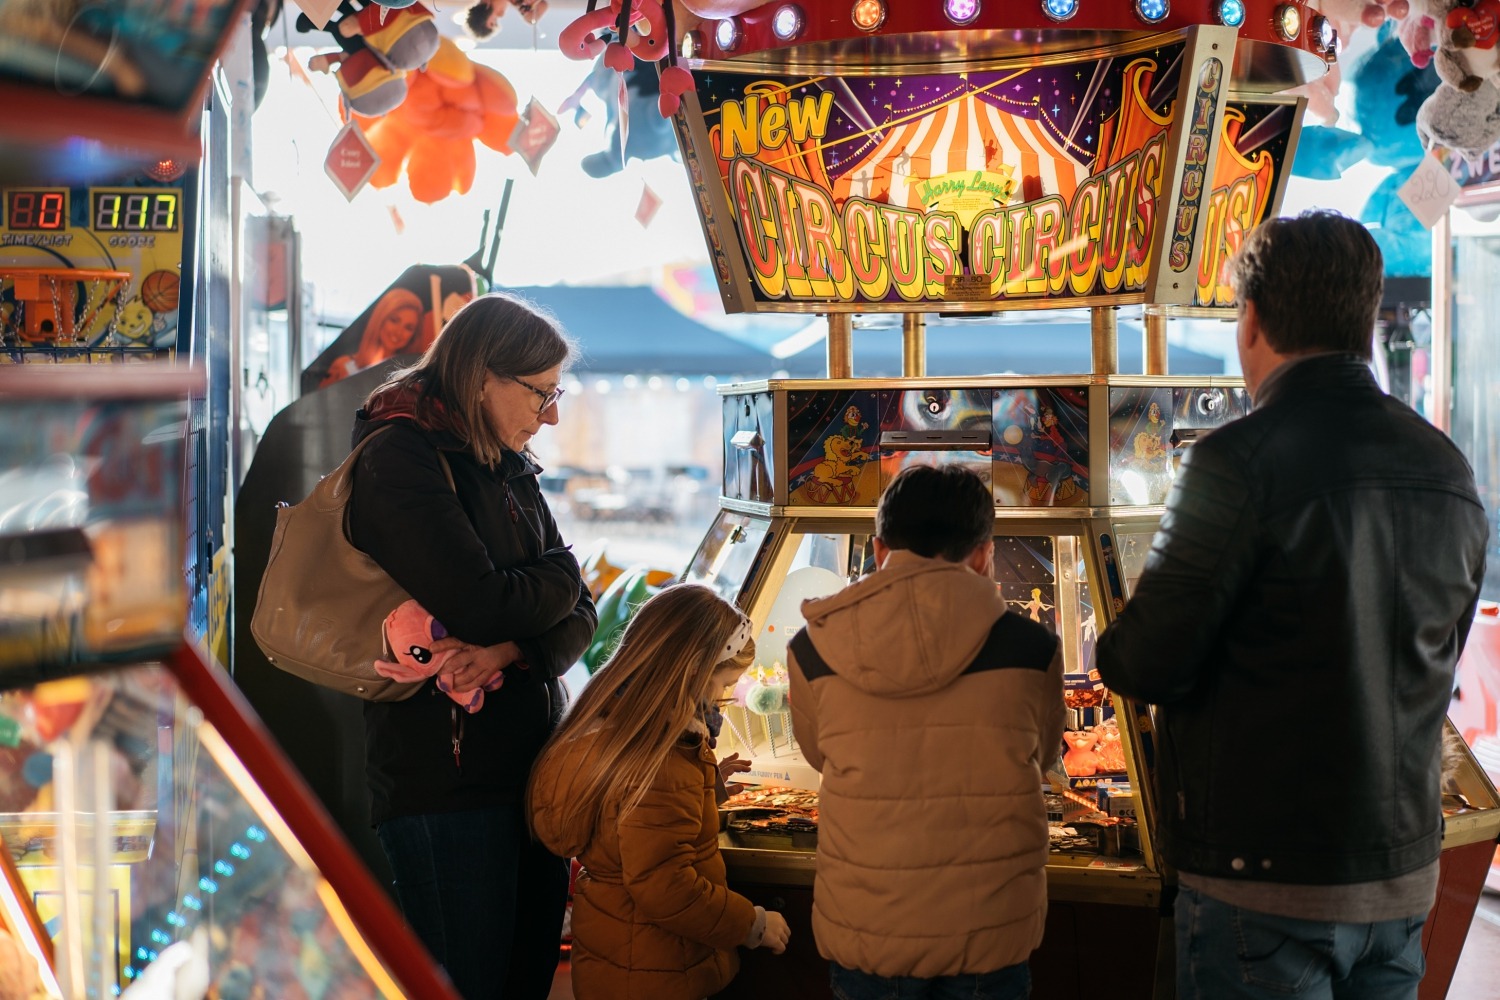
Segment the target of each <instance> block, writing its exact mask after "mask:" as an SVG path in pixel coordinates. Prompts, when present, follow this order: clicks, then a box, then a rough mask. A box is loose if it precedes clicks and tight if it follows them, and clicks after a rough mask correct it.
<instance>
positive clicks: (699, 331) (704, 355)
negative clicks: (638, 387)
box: [508, 285, 1224, 378]
mask: <svg viewBox="0 0 1500 1000" xmlns="http://www.w3.org/2000/svg"><path fill="white" fill-rule="evenodd" d="M508 291H511V292H513V293H515V294H517V295H521V296H524V297H526V298H528V299H531V300H532V301H534V302H536V303H538V304H539V305H542V306H545V307H546V308H548V309H550V310H551V311H552V312H553V313H555V314H556V315H557V318H558V319H559V320H561V321H562V324H563V326H564V327H566V328H567V330H568V331H569V332H570V333H571V334H572V335H573V336H574V337H576V338H577V339H578V342H579V345H580V347H581V348H582V358H581V359H580V361H579V364H578V366H577V369H578V370H579V371H584V372H599V373H611V374H637V375H649V374H671V375H715V376H723V377H738V378H764V377H766V376H768V375H771V374H773V373H778V372H785V373H786V374H787V375H789V376H792V377H794V378H811V377H819V376H822V375H823V374H824V373H825V371H826V367H825V365H826V360H825V348H824V343H823V340H822V339H821V338H818V339H811V338H809V339H810V340H811V342H810V343H809V344H808V346H807V347H805V348H803V349H802V350H800V351H798V352H796V353H794V354H791V355H790V356H788V357H780V358H778V357H775V356H774V355H773V354H772V348H773V346H774V345H776V344H778V343H782V342H785V341H786V340H787V338H788V337H789V335H790V334H791V332H792V331H793V330H794V329H795V325H794V324H793V325H791V326H789V325H788V322H787V320H786V319H785V318H784V317H773V318H770V319H769V320H768V322H766V323H765V325H764V326H763V327H757V326H756V325H755V322H754V320H753V319H752V320H751V321H750V322H749V323H748V324H747V325H746V326H745V327H744V328H743V329H741V330H739V331H737V332H736V333H735V334H733V335H731V334H727V333H722V332H720V331H718V330H715V329H714V328H712V327H710V326H705V325H704V324H702V323H699V322H697V321H696V320H693V319H690V318H688V317H687V316H684V315H682V314H681V313H679V312H678V311H677V310H676V309H673V308H672V307H671V306H670V305H669V304H667V303H666V302H665V301H663V299H662V298H661V296H659V295H657V294H656V292H655V291H653V290H652V289H651V288H650V287H648V286H622V287H612V288H606V287H571V286H566V285H549V286H525V287H518V288H511V289H508ZM1033 316H1034V319H1031V320H1028V319H1016V318H1014V317H1013V316H1012V318H1006V319H1003V320H996V321H991V322H987V323H979V322H974V321H963V322H949V321H945V320H943V319H942V318H938V317H931V318H930V320H929V325H928V327H927V373H928V374H929V375H986V374H995V373H1002V372H1014V373H1016V374H1021V375H1042V374H1071V373H1074V372H1087V371H1088V370H1089V325H1088V323H1087V322H1059V321H1057V320H1055V319H1052V318H1050V317H1049V314H1047V313H1036V314H1033ZM869 318H870V319H871V320H874V321H876V322H882V323H887V324H890V325H888V326H883V327H879V328H874V329H870V328H863V327H862V326H860V325H857V326H856V329H855V331H854V373H855V374H856V375H858V376H861V377H877V376H896V375H900V374H901V326H900V318H899V317H897V316H891V315H886V316H879V317H869ZM807 319H808V322H809V323H815V322H818V320H817V318H816V317H814V316H808V317H807ZM1119 344H1120V347H1119V351H1120V370H1121V371H1124V372H1139V371H1140V370H1141V333H1140V328H1139V327H1138V326H1135V325H1132V324H1129V323H1121V324H1120V335H1119ZM1168 360H1169V370H1170V371H1171V372H1172V374H1174V375H1216V374H1221V373H1222V372H1223V371H1224V365H1223V362H1222V361H1221V360H1220V359H1219V358H1216V357H1213V356H1212V355H1208V354H1203V353H1201V352H1198V351H1192V350H1189V349H1187V348H1181V347H1177V346H1173V347H1171V349H1170V356H1169V359H1168Z"/></svg>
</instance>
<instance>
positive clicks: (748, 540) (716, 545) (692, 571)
mask: <svg viewBox="0 0 1500 1000" xmlns="http://www.w3.org/2000/svg"><path fill="white" fill-rule="evenodd" d="M770 526H771V524H770V522H769V521H767V520H765V519H764V518H758V517H751V516H749V515H748V514H738V513H735V512H734V511H728V510H721V511H719V516H718V517H717V518H716V519H715V520H714V524H713V527H712V528H710V529H709V531H708V535H707V536H706V537H705V538H704V539H703V544H702V545H700V546H698V551H697V552H696V553H694V554H693V561H692V562H691V563H689V564H688V568H687V572H685V573H683V575H682V580H683V582H684V583H701V584H704V585H706V586H709V587H712V588H713V589H714V590H715V591H717V592H718V594H719V596H720V597H722V598H724V599H725V600H726V601H732V600H734V599H735V598H736V597H738V596H739V593H740V588H741V587H742V586H744V584H745V581H746V579H747V578H748V577H749V575H750V570H751V567H752V566H753V565H754V563H755V556H756V554H757V553H758V552H760V549H761V543H762V542H763V541H765V537H766V531H767V530H768V529H769V528H770Z"/></svg>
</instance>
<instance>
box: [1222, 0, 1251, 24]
mask: <svg viewBox="0 0 1500 1000" xmlns="http://www.w3.org/2000/svg"><path fill="white" fill-rule="evenodd" d="M1218 15H1219V23H1220V24H1222V25H1224V26H1225V27H1226V28H1238V27H1239V26H1240V25H1242V24H1244V23H1245V0H1219V8H1218Z"/></svg>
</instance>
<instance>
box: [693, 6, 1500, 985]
mask: <svg viewBox="0 0 1500 1000" xmlns="http://www.w3.org/2000/svg"><path fill="white" fill-rule="evenodd" d="M736 9H738V7H736ZM682 50H683V53H684V55H685V56H686V57H687V60H688V65H689V66H690V67H691V69H692V71H693V77H694V84H693V88H692V89H691V90H690V91H688V92H687V93H686V94H685V95H684V98H683V106H682V109H681V110H680V111H679V112H678V113H677V115H676V116H675V124H676V128H677V131H678V139H679V143H680V145H681V148H682V152H683V162H684V165H685V166H686V167H687V170H688V173H689V175H690V179H691V181H692V184H693V187H694V191H695V196H696V199H697V204H698V208H699V214H700V218H701V221H702V224H703V231H704V237H705V240H706V242H707V244H708V247H709V250H710V256H711V259H712V261H713V266H714V270H715V272H716V274H717V277H718V281H719V288H720V293H721V296H722V298H723V301H724V305H725V308H726V310H727V311H730V312H741V311H749V312H754V311H776V312H804V313H822V314H824V315H826V317H827V323H828V334H827V348H828V378H826V379H817V380H798V381H793V380H787V379H767V380H763V381H760V382H753V383H745V384H741V385H734V386H725V387H722V388H721V389H720V392H721V396H722V402H723V419H724V426H723V447H724V480H723V484H722V493H721V499H720V511H719V514H718V516H717V518H716V520H715V522H714V523H713V525H712V526H711V527H710V528H709V530H708V532H707V534H706V537H705V538H704V541H703V543H702V545H701V546H700V547H699V549H698V551H697V553H696V555H695V556H694V558H693V560H692V562H691V564H690V566H689V568H688V569H687V570H686V572H685V573H684V579H686V580H691V581H697V582H702V583H706V584H708V585H710V586H713V587H715V588H716V589H717V590H718V591H719V593H721V594H723V595H724V596H725V597H728V598H731V599H734V600H736V601H737V602H738V603H739V604H740V606H741V607H742V608H744V609H745V610H746V612H747V613H748V614H749V615H750V617H751V618H752V619H753V620H754V622H755V624H756V626H757V628H758V633H757V640H756V641H757V662H756V663H755V664H754V666H753V667H752V668H751V670H750V671H749V672H747V674H746V675H745V676H744V677H743V678H741V679H740V681H739V683H738V684H737V685H736V686H735V688H734V690H733V692H732V697H731V699H730V703H729V706H728V707H727V709H726V711H725V715H726V720H725V727H724V730H723V732H721V736H720V739H721V740H723V741H724V743H723V744H722V745H721V747H720V750H721V752H725V753H727V752H730V751H738V752H740V753H741V754H742V756H746V757H749V758H750V759H751V761H752V770H751V771H750V773H749V775H748V776H747V777H748V779H749V780H751V781H755V782H758V783H759V785H760V788H758V789H756V790H755V791H754V792H753V793H751V795H750V796H747V798H746V799H745V800H744V801H742V802H736V801H734V800H731V803H730V804H729V806H730V807H729V808H728V809H727V810H726V811H725V812H724V813H723V819H724V826H725V828H724V830H723V832H722V834H721V846H722V848H723V851H724V856H725V859H726V863H727V867H728V871H729V877H730V882H731V884H732V885H733V886H735V888H737V889H739V890H740V891H742V892H744V893H745V894H747V895H749V896H750V897H751V898H752V899H754V900H755V901H756V902H757V903H761V904H764V905H766V906H767V907H771V908H776V909H779V910H782V911H783V912H784V913H785V914H786V915H787V918H788V921H789V923H790V924H791V926H792V931H793V933H792V945H791V950H790V951H789V952H788V954H787V955H785V956H776V957H767V956H765V955H763V954H762V953H760V952H752V953H749V954H747V955H746V956H745V957H744V962H743V965H742V971H741V973H740V975H739V977H738V978H737V979H736V980H735V982H734V983H733V984H731V986H730V987H729V989H728V990H726V991H725V993H723V994H722V996H724V997H741V996H743V997H750V996H759V995H763V994H765V993H766V992H768V991H778V990H779V991H781V992H783V993H788V995H795V996H797V997H799V998H801V997H809V998H811V997H823V996H828V995H830V994H829V987H828V985H827V984H828V971H827V964H826V962H824V961H822V960H821V959H820V958H819V957H818V955H817V952H816V945H815V942H814V940H813V935H812V930H811V924H810V909H811V895H812V885H813V876H814V872H815V869H816V860H817V833H816V828H817V811H816V804H815V802H816V800H815V797H810V796H808V795H807V794H805V793H806V792H807V791H815V790H816V788H817V785H818V775H817V774H816V773H815V772H814V771H812V770H811V769H810V768H809V767H808V766H807V765H806V763H805V761H804V760H803V759H802V757H801V754H800V752H799V749H798V745H797V736H796V732H795V731H794V730H793V728H792V726H791V723H790V715H789V712H788V710H787V704H786V697H787V686H788V682H787V676H786V669H785V660H786V656H785V649H786V644H787V641H788V640H789V639H790V638H791V636H792V635H793V634H795V632H796V630H797V629H798V628H799V627H801V625H802V624H803V622H802V618H801V615H800V610H799V609H800V605H801V602H802V601H803V600H805V599H807V598H812V597H821V596H826V595H828V594H831V593H834V592H835V591H837V590H838V589H840V588H841V587H843V586H845V585H846V584H848V583H849V582H852V581H853V580H855V579H857V578H859V577H860V576H861V575H863V574H864V573H867V572H869V571H870V570H871V569H872V568H873V554H872V549H871V536H872V534H873V531H874V514H875V505H876V503H877V501H878V499H879V496H880V494H881V491H882V489H883V488H884V486H885V484H887V483H888V482H889V481H890V479H891V478H892V477H893V476H894V475H895V474H896V473H897V472H899V471H900V470H901V469H902V468H904V467H905V466H907V465H910V464H913V463H958V464H962V465H966V466H968V467H970V468H972V469H973V470H974V471H975V472H976V473H978V474H979V475H980V476H981V477H982V478H983V479H984V480H985V481H986V482H987V483H989V484H990V486H991V489H992V491H993V494H994V501H995V523H994V537H995V546H996V558H995V585H996V587H997V588H999V590H1000V591H1001V593H1002V595H1003V596H1004V598H1005V600H1006V601H1007V603H1008V604H1009V605H1010V606H1011V607H1012V608H1013V609H1014V610H1015V611H1017V612H1018V613H1021V614H1025V615H1028V616H1029V617H1031V618H1032V619H1033V620H1035V621H1038V622H1041V623H1044V624H1046V625H1047V626H1048V627H1050V628H1052V629H1054V630H1055V631H1056V632H1057V634H1058V635H1059V637H1060V639H1061V641H1062V650H1063V656H1064V661H1065V670H1066V674H1065V692H1064V702H1065V708H1066V711H1067V719H1068V732H1067V736H1066V737H1065V745H1064V746H1060V747H1058V755H1057V756H1058V759H1057V761H1056V763H1055V765H1054V766H1052V767H1051V768H1049V769H1048V774H1047V778H1046V787H1045V788H1044V790H1043V791H1044V797H1045V800H1046V803H1047V810H1048V819H1049V827H1050V831H1051V851H1050V855H1049V861H1048V864H1047V868H1046V871H1047V878H1048V886H1049V913H1048V921H1047V927H1046V933H1045V937H1044V940H1043V943H1042V946H1041V948H1040V950H1039V951H1038V952H1037V953H1036V954H1034V955H1033V956H1032V960H1031V972H1032V977H1033V990H1034V995H1035V996H1038V997H1067V998H1074V997H1080V998H1081V997H1084V996H1087V995H1092V994H1093V993H1094V992H1095V991H1096V990H1097V989H1098V985H1099V977H1100V975H1101V974H1104V975H1107V976H1108V982H1109V989H1110V991H1111V993H1112V995H1117V996H1121V997H1168V996H1170V995H1171V994H1172V991H1173V965H1174V960H1175V957H1174V955H1173V954H1172V951H1173V943H1172V942H1173V938H1172V927H1171V913H1172V900H1173V898H1174V895H1175V876H1174V874H1173V872H1172V871H1171V870H1170V868H1169V866H1167V865H1166V864H1164V863H1163V860H1162V858H1161V857H1160V854H1159V850H1158V846H1157V841H1156V833H1155V815H1156V809H1157V806H1156V803H1155V801H1154V793H1153V785H1152V771H1151V769H1152V762H1153V746H1152V737H1153V724H1152V715H1151V711H1150V709H1149V708H1148V707H1147V706H1141V705H1134V704H1131V703H1130V702H1128V701H1127V700H1125V699H1122V698H1119V697H1117V696H1115V695H1113V694H1112V693H1111V692H1109V691H1108V690H1106V689H1105V688H1104V687H1103V685H1102V684H1101V682H1100V680H1099V678H1098V675H1097V673H1096V672H1095V670H1094V667H1093V655H1094V643H1095V639H1096V637H1097V635H1098V633H1099V631H1100V630H1101V629H1104V628H1107V627H1108V624H1109V622H1110V621H1111V620H1112V619H1113V617H1114V615H1115V614H1117V613H1118V611H1119V610H1121V609H1122V608H1123V607H1124V602H1125V601H1126V600H1128V599H1129V587H1130V583H1131V581H1132V580H1133V579H1134V577H1135V576H1136V575H1137V574H1138V573H1139V571H1140V567H1141V564H1142V561H1143V559H1144V557H1145V553H1146V551H1147V550H1148V549H1149V546H1150V541H1151V538H1152V535H1153V533H1154V531H1155V527H1156V523H1157V520H1158V519H1159V517H1160V516H1161V513H1162V511H1163V505H1164V503H1165V500H1166V496H1167V491H1168V489H1169V487H1170V485H1171V482H1172V479H1173V476H1174V473H1175V469H1176V467H1177V463H1178V462H1179V461H1180V458H1181V456H1182V454H1183V451H1184V450H1185V449H1187V448H1190V447H1191V446H1192V444H1193V443H1194V442H1195V441H1196V440H1199V439H1201V438H1202V437H1203V436H1204V435H1206V434H1210V433H1212V432H1213V430H1214V429H1215V428H1216V427H1218V426H1220V425H1222V424H1223V423H1224V422H1226V421H1228V420H1232V419H1234V418H1235V417H1236V416H1238V415H1241V414H1242V413H1244V412H1245V411H1246V408H1247V407H1248V400H1247V398H1246V396H1245V393H1244V390H1243V388H1242V384H1241V382H1240V380H1239V379H1237V378H1232V377H1225V376H1192V377H1182V376H1172V375H1170V374H1168V365H1167V353H1168V352H1167V328H1168V324H1169V323H1170V322H1172V321H1173V319H1174V317H1178V316H1206V317H1207V316H1218V317H1221V318H1222V317H1224V316H1226V315H1227V316H1232V315H1233V313H1232V308H1233V294H1232V291H1231V290H1230V289H1229V288H1228V286H1227V284H1226V281H1225V275H1226V274H1227V270H1226V267H1227V262H1228V260H1229V258H1230V256H1231V255H1232V254H1233V252H1234V251H1235V250H1236V249H1237V248H1238V246H1239V243H1240V240H1241V238H1242V236H1243V234H1244V233H1245V232H1247V231H1248V230H1249V229H1250V228H1252V227H1253V226H1255V225H1256V224H1257V223H1258V222H1260V221H1261V220H1262V219H1264V218H1266V217H1268V216H1271V215H1274V214H1275V213H1276V211H1277V208H1278V206H1279V204H1280V201H1281V196H1282V191H1283V188H1284V185H1285V181H1286V174H1287V171H1288V170H1289V169H1290V164H1291V161H1292V158H1293V155H1294V152H1295V147H1296V143H1297V137H1298V134H1299V130H1300V125H1301V118H1302V113H1303V109H1304V105H1303V103H1302V102H1301V101H1300V100H1299V99H1296V98H1293V97H1289V96H1284V95H1282V94H1281V93H1280V92H1281V91H1284V90H1286V89H1288V88H1291V87H1294V86H1296V85H1298V84H1301V83H1304V82H1307V81H1308V80H1310V79H1314V78H1316V77H1318V76H1321V75H1322V74H1323V73H1325V72H1327V70H1328V68H1329V67H1330V66H1331V65H1332V64H1333V63H1335V62H1336V61H1337V52H1338V40H1337V33H1336V31H1335V30H1334V29H1333V27H1332V25H1331V24H1330V23H1329V22H1328V20H1327V19H1326V18H1325V17H1324V16H1323V15H1321V14H1320V13H1319V12H1318V10H1317V8H1316V7H1313V6H1307V5H1304V4H1302V3H1300V2H1297V0H1291V2H1267V0H1200V2H1197V3H1182V2H1178V3H1173V4H1168V3H1166V2H1159V3H1158V2H1152V0H1136V2H1135V3H1124V4H1120V5H1117V6H1112V7H1100V6H1098V5H1092V6H1091V5H1088V4H1080V3H1077V2H1074V0H1038V2H1037V3H1035V4H1030V5H1028V4H1025V3H1022V4H1006V5H999V4H988V3H981V2H974V0H947V2H941V3H940V2H933V3H927V4H905V3H903V4H896V3H887V2H885V0H861V2H859V3H855V4H853V5H850V4H847V3H838V4H833V3H823V2H811V0H809V2H806V3H801V4H794V3H782V2H772V3H767V4H765V5H763V6H759V7H755V8H754V9H751V10H746V11H743V12H740V13H735V14H732V15H730V16H726V17H723V18H721V19H719V20H716V21H715V20H706V21H703V22H700V23H698V24H697V25H696V26H694V27H693V28H692V29H691V30H689V31H688V32H687V33H686V36H685V38H684V40H683V42H682ZM1122 307H1128V308H1131V309H1139V310H1140V313H1141V315H1142V317H1143V320H1144V342H1143V352H1142V354H1143V357H1144V359H1145V364H1144V371H1143V372H1142V373H1139V374H1128V373H1123V372H1121V371H1120V370H1119V364H1118V356H1119V351H1118V326H1117V320H1116V317H1117V315H1118V311H1119V310H1120V309H1121V308H1122ZM1060 308H1071V309H1087V310H1088V313H1089V316H1090V327H1091V332H1092V337H1091V340H1092V344H1091V355H1090V358H1089V360H1088V362H1087V364H1086V365H1083V364H1081V365H1080V370H1079V371H1077V372H1072V373H1068V372H1063V373H1058V374H1056V375H1050V376H1041V377H1038V376H1025V377H1020V376H1007V375H988V374H983V373H981V372H975V373H974V374H973V375H972V376H965V377H946V376H945V377H942V378H933V377H929V376H927V374H926V364H925V358H926V343H927V340H928V338H929V337H937V336H941V335H942V333H943V330H942V328H941V327H940V326H937V325H934V326H933V327H932V328H931V329H929V328H928V323H927V317H928V315H930V314H934V313H936V314H940V315H942V316H955V315H956V316H962V317H965V318H966V319H969V320H971V321H972V322H975V323H983V322H984V319H985V317H987V316H991V317H993V316H995V315H996V314H999V313H1002V312H1006V311H1025V310H1042V309H1060ZM879 312H893V313H899V314H901V317H902V328H903V338H904V352H903V353H904V372H903V377H901V378H891V379H868V378H858V377H856V376H855V372H856V368H857V363H856V362H857V359H858V351H857V347H858V345H857V343H856V340H857V334H856V332H855V330H854V324H853V322H852V319H853V316H854V315H855V314H860V313H879ZM1018 326H1019V324H1015V323H1005V324H1000V323H995V324H993V326H992V329H993V331H994V339H995V359H996V362H995V364H996V368H997V369H1001V370H1003V368H1004V367H1005V360H1004V359H1005V355H1006V344H1007V339H1008V338H1015V337H1019V336H1026V335H1028V334H1027V333H1022V332H1019V331H1018V329H1017V327H1018ZM1036 329H1037V331H1038V332H1037V333H1036V334H1034V335H1041V336H1045V335H1046V334H1045V327H1039V328H1036ZM1461 770H1462V771H1463V773H1462V775H1461V780H1460V784H1462V786H1463V787H1462V789H1459V788H1455V789H1454V792H1455V794H1456V795H1458V796H1459V797H1458V798H1454V799H1452V800H1451V801H1450V805H1451V807H1452V808H1453V810H1454V812H1453V815H1452V817H1451V818H1450V820H1449V833H1450V839H1451V842H1450V843H1448V844H1445V846H1451V847H1453V848H1455V849H1460V848H1462V847H1463V846H1464V845H1466V844H1468V843H1470V842H1472V841H1473V840H1475V839H1477V840H1483V839H1484V838H1485V837H1488V838H1490V840H1493V838H1494V836H1495V831H1496V829H1500V808H1497V806H1500V801H1497V799H1496V797H1495V794H1494V790H1493V788H1492V787H1491V786H1489V785H1488V784H1487V783H1486V782H1485V781H1484V779H1483V775H1482V774H1480V773H1479V772H1478V771H1477V769H1476V768H1474V767H1473V761H1472V759H1466V760H1465V761H1464V768H1461ZM768 786H770V787H773V788H774V787H777V786H785V787H787V788H788V789H790V790H791V792H795V793H796V794H791V793H788V794H781V795H776V794H772V795H767V794H766V792H767V787H768ZM740 806H744V807H745V808H739V807H740ZM1454 856H1455V857H1456V855H1454ZM1449 857H1450V854H1449V853H1445V860H1446V859H1448V858H1449ZM1453 867H1454V871H1455V884H1457V882H1462V881H1465V880H1466V879H1467V880H1468V881H1469V882H1472V878H1470V877H1469V875H1467V874H1465V873H1464V872H1466V871H1467V870H1466V869H1465V870H1464V872H1459V869H1461V868H1462V865H1459V864H1455V865H1454V866H1453ZM1445 871H1446V868H1445ZM1466 884H1467V882H1466ZM1459 908H1460V909H1462V906H1460V907H1459ZM1472 909H1473V905H1472V900H1471V901H1470V902H1469V903H1468V912H1470V913H1472ZM1466 921H1467V917H1465V923H1466ZM1435 936H1436V932H1435ZM1445 940H1447V938H1445ZM1459 940H1460V941H1461V935H1460V936H1459ZM1435 947H1436V944H1434V947H1430V948H1429V956H1432V955H1435V954H1436V951H1435V950H1434V948H1435ZM1455 955H1456V952H1455ZM1448 972H1449V973H1450V974H1451V966H1450V967H1449V969H1448ZM1429 978H1431V979H1433V980H1434V982H1435V983H1436V982H1437V981H1439V980H1440V981H1441V982H1440V985H1439V986H1438V988H1437V990H1436V992H1434V993H1433V994H1432V995H1433V996H1439V995H1441V993H1442V991H1443V990H1445V989H1446V985H1447V979H1446V977H1444V976H1442V975H1441V974H1439V975H1437V976H1433V977H1429Z"/></svg>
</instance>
